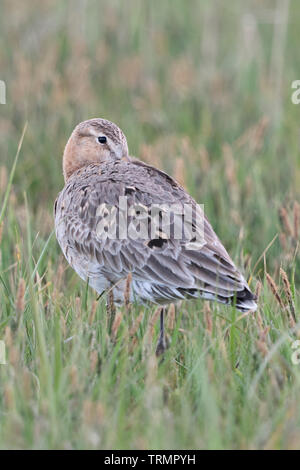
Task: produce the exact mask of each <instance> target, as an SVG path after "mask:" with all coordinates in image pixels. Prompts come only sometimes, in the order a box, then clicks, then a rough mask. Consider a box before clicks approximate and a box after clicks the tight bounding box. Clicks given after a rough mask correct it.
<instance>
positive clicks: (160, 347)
mask: <svg viewBox="0 0 300 470" xmlns="http://www.w3.org/2000/svg"><path fill="white" fill-rule="evenodd" d="M164 314H165V308H164V307H162V308H161V311H160V333H159V339H158V343H157V346H156V355H157V356H160V355H161V354H163V353H164V352H165V350H166V349H167V343H166V338H165V328H164Z"/></svg>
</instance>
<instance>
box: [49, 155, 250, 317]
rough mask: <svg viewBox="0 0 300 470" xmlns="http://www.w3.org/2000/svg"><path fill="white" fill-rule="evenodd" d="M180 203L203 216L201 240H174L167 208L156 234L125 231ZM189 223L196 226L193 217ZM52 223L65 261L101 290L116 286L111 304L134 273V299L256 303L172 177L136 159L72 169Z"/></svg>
mask: <svg viewBox="0 0 300 470" xmlns="http://www.w3.org/2000/svg"><path fill="white" fill-rule="evenodd" d="M125 201H126V220H125V218H124V213H123V212H124V206H123V205H122V204H123V203H124V202H125ZM121 205H122V207H120V206H121ZM185 205H189V206H191V207H192V212H193V217H195V214H196V213H197V214H201V216H202V221H203V225H202V229H203V243H202V244H200V245H199V243H198V242H197V243H196V242H195V240H194V239H195V235H194V234H193V236H192V237H190V238H189V235H188V234H189V232H188V234H187V235H186V234H184V233H183V236H182V237H180V238H178V237H175V235H174V228H175V225H176V220H178V216H176V214H175V216H174V214H173V213H172V215H171V216H170V214H165V215H168V216H169V219H168V217H166V219H165V224H164V226H163V229H162V227H161V224H160V223H159V225H158V228H157V230H156V233H154V234H153V233H151V231H147V233H146V236H145V234H144V236H142V237H141V236H138V237H137V236H136V232H137V230H133V231H131V232H130V226H133V228H136V224H137V219H138V220H140V223H142V224H144V225H143V226H144V228H145V226H146V228H149V227H150V225H151V223H152V222H153V212H152V210H153V207H154V206H155V207H156V206H159V207H161V206H163V210H162V212H163V211H165V212H168V209H166V207H175V206H177V207H183V206H185ZM137 208H140V213H137ZM121 211H123V212H122V213H121ZM159 217H161V214H158V219H159ZM176 217H177V219H176ZM180 217H181V216H180ZM180 217H179V218H180ZM124 220H125V225H126V226H125V232H126V233H125V236H124V233H123V229H124ZM166 220H167V221H168V220H169V222H167V225H168V224H169V226H167V227H166ZM192 222H193V228H194V225H195V224H194V219H193V221H192ZM113 224H115V227H114V226H113ZM145 224H146V225H145ZM55 225H56V234H57V239H58V242H59V244H60V246H61V248H62V250H63V252H64V254H65V256H66V258H67V260H68V262H69V263H70V264H71V266H72V267H73V268H74V269H75V270H76V272H77V273H78V274H79V275H80V276H81V277H82V278H83V279H84V280H87V279H89V284H90V285H91V286H92V287H93V288H95V289H96V290H97V292H99V293H102V291H103V290H105V289H108V288H109V287H111V286H115V287H114V299H115V301H118V302H122V301H123V295H124V288H125V281H126V278H127V276H128V274H129V273H132V284H131V298H132V300H134V299H135V300H137V301H140V302H145V301H152V302H156V303H161V304H165V303H168V302H173V301H176V300H178V299H182V298H185V297H188V298H196V297H202V298H206V299H211V300H218V301H220V302H223V303H227V304H230V303H233V302H235V303H236V306H237V308H239V309H240V310H241V311H246V310H250V309H255V308H256V304H255V302H254V296H253V295H252V293H251V292H250V289H249V287H248V285H247V283H246V281H245V279H244V278H243V276H242V275H241V274H240V272H239V271H238V270H237V269H236V267H235V266H234V264H233V262H232V260H231V259H230V257H229V255H228V253H227V251H226V250H225V248H224V247H223V245H222V244H221V242H220V240H219V239H218V237H217V236H216V234H215V233H214V231H213V229H212V227H211V225H210V224H209V222H208V221H207V219H206V218H205V217H204V214H203V212H202V210H201V208H200V207H199V206H198V205H197V204H196V202H195V201H194V200H193V199H192V198H191V196H189V194H188V193H187V192H186V191H185V190H184V189H183V188H182V187H181V186H180V185H179V184H178V183H177V182H176V181H175V180H174V179H173V178H171V177H170V176H168V175H167V174H165V173H164V172H162V171H160V170H157V169H155V168H153V167H151V166H149V165H146V164H144V163H142V162H140V161H135V160H132V161H126V162H125V161H122V160H119V161H115V162H107V163H103V164H90V165H87V166H85V167H83V168H82V169H80V170H78V171H76V172H75V173H74V174H73V175H72V176H71V177H70V178H69V180H68V181H67V183H66V185H65V187H64V189H63V190H62V191H61V193H60V194H59V196H58V198H57V201H56V203H55ZM121 225H122V227H121ZM166 228H169V229H170V230H169V231H168V233H166ZM151 230H152V225H151ZM121 232H122V233H121ZM112 234H113V235H115V236H111V235H112Z"/></svg>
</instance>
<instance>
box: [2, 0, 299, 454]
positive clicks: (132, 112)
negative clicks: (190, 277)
mask: <svg viewBox="0 0 300 470" xmlns="http://www.w3.org/2000/svg"><path fill="white" fill-rule="evenodd" d="M75 3H76V7H75ZM285 6H287V7H288V9H287V10H286V11H285ZM286 12H288V20H287V21H285V20H284V18H285V13H286ZM276 14H277V15H278V17H280V18H281V19H282V21H281V22H279V23H278V22H276V21H275V22H274V21H273V20H274V18H275V15H276ZM299 21H300V6H299V4H298V2H296V1H295V0H294V1H293V0H291V1H290V2H285V1H281V2H277V4H275V2H271V1H270V2H269V1H265V2H257V1H250V0H249V1H245V2H239V1H237V0H236V1H232V2H230V5H229V2H228V3H227V2H222V3H221V2H218V1H214V2H204V1H198V0H191V1H190V2H183V1H180V0H172V1H171V0H165V1H163V2H158V1H157V0H154V1H151V2H146V1H144V2H141V1H140V0H129V1H126V2H121V1H117V0H113V1H110V2H104V1H92V0H91V1H89V2H81V1H77V2H73V1H72V2H68V1H63V2H58V1H56V0H51V1H50V0H47V1H45V2H43V3H42V4H41V3H38V2H36V1H34V0H31V1H28V2H24V3H23V4H21V3H20V2H19V3H18V4H17V3H16V2H8V1H3V2H2V5H1V17H0V31H1V33H0V73H1V76H0V79H1V80H4V81H5V83H6V88H7V104H6V105H0V153H1V164H0V221H1V222H2V236H1V237H0V239H1V241H0V340H3V341H4V342H5V345H6V364H5V365H0V447H1V448H26V449H28V448H43V449H48V448H64V449H70V448H71V449H78V448H84V449H88V448H101V449H119V448H126V449H133V448H138V449H167V448H170V449H176V448H179V449H183V448H185V449H193V448H201V449H215V448H218V449H229V448H235V449H240V448H250V449H258V448H259V449H261V448H268V449H269V448H271V449H279V448H290V449H292V448H293V449H294V448H299V447H300V411H299V396H300V364H299V365H294V364H293V362H292V359H291V357H292V353H293V352H294V350H293V349H292V343H293V342H294V341H295V340H296V339H297V338H299V337H300V315H299V308H300V298H299V282H300V269H299V236H298V234H297V231H296V230H295V228H294V220H295V217H294V212H295V210H294V207H296V205H295V201H299V196H300V192H299V187H300V160H299V118H300V107H299V106H296V105H293V104H292V102H291V92H292V91H293V90H292V89H291V83H292V81H294V80H296V79H300V65H299V60H298V55H299V54H298V47H297V40H298V25H299ZM95 116H102V117H106V118H108V119H111V120H113V121H115V122H116V123H117V124H119V125H120V127H122V129H123V130H124V132H125V134H126V135H127V137H128V143H129V148H130V152H131V154H133V155H136V156H138V157H140V158H142V159H144V160H146V161H148V162H150V161H151V162H153V163H154V164H155V165H156V166H159V167H160V168H162V169H165V170H166V171H168V172H169V173H171V174H173V175H174V176H175V177H177V178H178V179H180V180H181V181H182V182H183V184H184V185H185V187H186V188H187V189H188V190H189V191H190V193H191V194H192V195H193V196H194V197H195V198H196V199H197V201H198V202H199V203H204V206H205V212H206V214H207V216H208V217H209V219H210V221H211V222H212V224H213V226H214V228H215V230H216V232H217V233H218V235H219V237H220V238H221V240H222V241H223V242H224V244H225V246H226V248H227V249H228V251H229V252H230V254H231V255H232V257H233V259H234V260H235V262H236V264H237V265H238V266H240V267H241V269H243V270H244V272H245V274H246V276H247V277H248V278H249V279H250V284H251V287H252V289H253V290H255V289H258V290H259V289H260V286H261V292H260V297H259V309H258V312H257V313H256V314H255V315H248V316H242V315H241V314H240V313H239V312H237V311H235V310H234V309H233V308H228V307H224V306H222V305H217V304H210V305H208V304H207V303H205V304H204V303H203V302H201V301H197V302H196V301H195V302H184V303H182V304H181V305H180V306H178V308H177V311H176V317H175V320H174V322H173V324H172V321H171V320H170V318H171V319H172V315H171V314H169V315H168V317H169V318H168V319H167V324H168V328H167V332H168V338H169V341H170V348H169V349H168V351H167V353H166V355H165V357H164V361H163V362H160V361H157V359H156V357H155V354H154V351H155V344H156V341H157V337H158V332H159V331H158V329H159V325H158V321H156V322H155V324H154V330H153V321H154V320H155V318H156V313H155V307H150V306H149V307H147V308H144V307H140V306H137V305H132V306H131V308H130V310H129V312H126V311H125V310H124V309H120V310H118V311H117V318H120V315H121V316H122V318H121V322H120V325H119V327H118V328H117V331H115V332H114V334H112V333H111V332H110V331H109V319H108V317H107V313H106V308H105V299H104V298H101V299H100V300H99V301H96V299H97V295H96V294H95V293H94V292H93V291H92V290H91V289H89V288H88V287H87V286H86V285H85V284H84V283H83V282H82V281H81V280H79V278H78V277H77V276H76V274H75V273H73V271H72V270H71V268H69V267H67V263H66V262H65V260H64V259H63V256H62V254H61V252H60V250H59V247H58V245H57V243H56V240H55V236H54V234H53V218H52V207H53V202H54V200H55V198H56V195H57V193H58V192H59V191H60V190H61V188H62V187H63V178H62V172H61V156H62V152H63V148H64V145H65V143H66V140H67V138H68V137H69V134H70V133H71V131H72V129H73V127H74V126H75V125H76V124H77V123H78V122H79V121H81V120H84V119H87V118H90V117H95ZM26 123H27V128H26V129H25V127H26ZM22 134H23V137H22ZM16 155H17V157H16ZM14 162H15V163H16V164H15V163H14ZM11 183H12V184H11ZM282 208H284V210H285V211H286V212H284V217H283V218H282V217H281V218H280V216H279V212H280V210H282ZM285 214H286V215H285ZM284 219H285V220H286V221H289V224H290V226H291V229H289V227H288V226H287V223H284ZM298 233H299V232H298ZM272 241H273V242H272ZM280 268H282V269H284V271H285V272H286V273H287V276H288V279H289V282H290V284H291V292H292V297H293V299H292V301H293V303H294V305H295V315H296V321H295V320H293V318H292V308H291V302H290V304H289V302H288V298H287V295H286V292H285V290H284V284H283V279H282V277H280V274H279V271H280ZM266 273H269V274H270V275H271V276H272V278H273V279H274V281H275V282H276V284H277V286H278V287H277V288H278V294H279V297H280V301H278V299H276V298H275V296H274V295H273V293H272V291H271V288H270V284H269V283H268V282H267V279H266ZM138 319H139V320H138ZM115 325H116V324H115ZM133 329H134V330H136V331H134V332H133ZM115 330H116V328H115Z"/></svg>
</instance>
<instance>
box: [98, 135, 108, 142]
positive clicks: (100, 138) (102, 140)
mask: <svg viewBox="0 0 300 470" xmlns="http://www.w3.org/2000/svg"><path fill="white" fill-rule="evenodd" d="M98 142H99V143H100V144H106V142H107V138H106V137H105V135H100V137H98Z"/></svg>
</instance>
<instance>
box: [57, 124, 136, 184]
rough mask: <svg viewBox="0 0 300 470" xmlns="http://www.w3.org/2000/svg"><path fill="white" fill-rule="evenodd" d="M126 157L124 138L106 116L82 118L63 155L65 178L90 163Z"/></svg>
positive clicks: (126, 147) (126, 150) (125, 141)
mask: <svg viewBox="0 0 300 470" xmlns="http://www.w3.org/2000/svg"><path fill="white" fill-rule="evenodd" d="M121 159H126V160H128V159H129V157H128V146H127V140H126V137H125V135H124V134H123V132H122V131H121V129H119V127H118V126H117V125H116V124H114V123H113V122H110V121H107V120H106V119H100V118H96V119H89V120H88V121H83V122H81V123H80V124H78V126H76V127H75V129H74V130H73V132H72V134H71V136H70V138H69V140H68V142H67V145H66V147H65V151H64V156H63V172H64V178H65V181H66V180H67V179H68V178H70V176H71V175H72V173H74V171H76V170H78V169H79V168H82V167H84V166H86V165H89V164H91V163H104V162H106V161H115V160H121Z"/></svg>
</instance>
